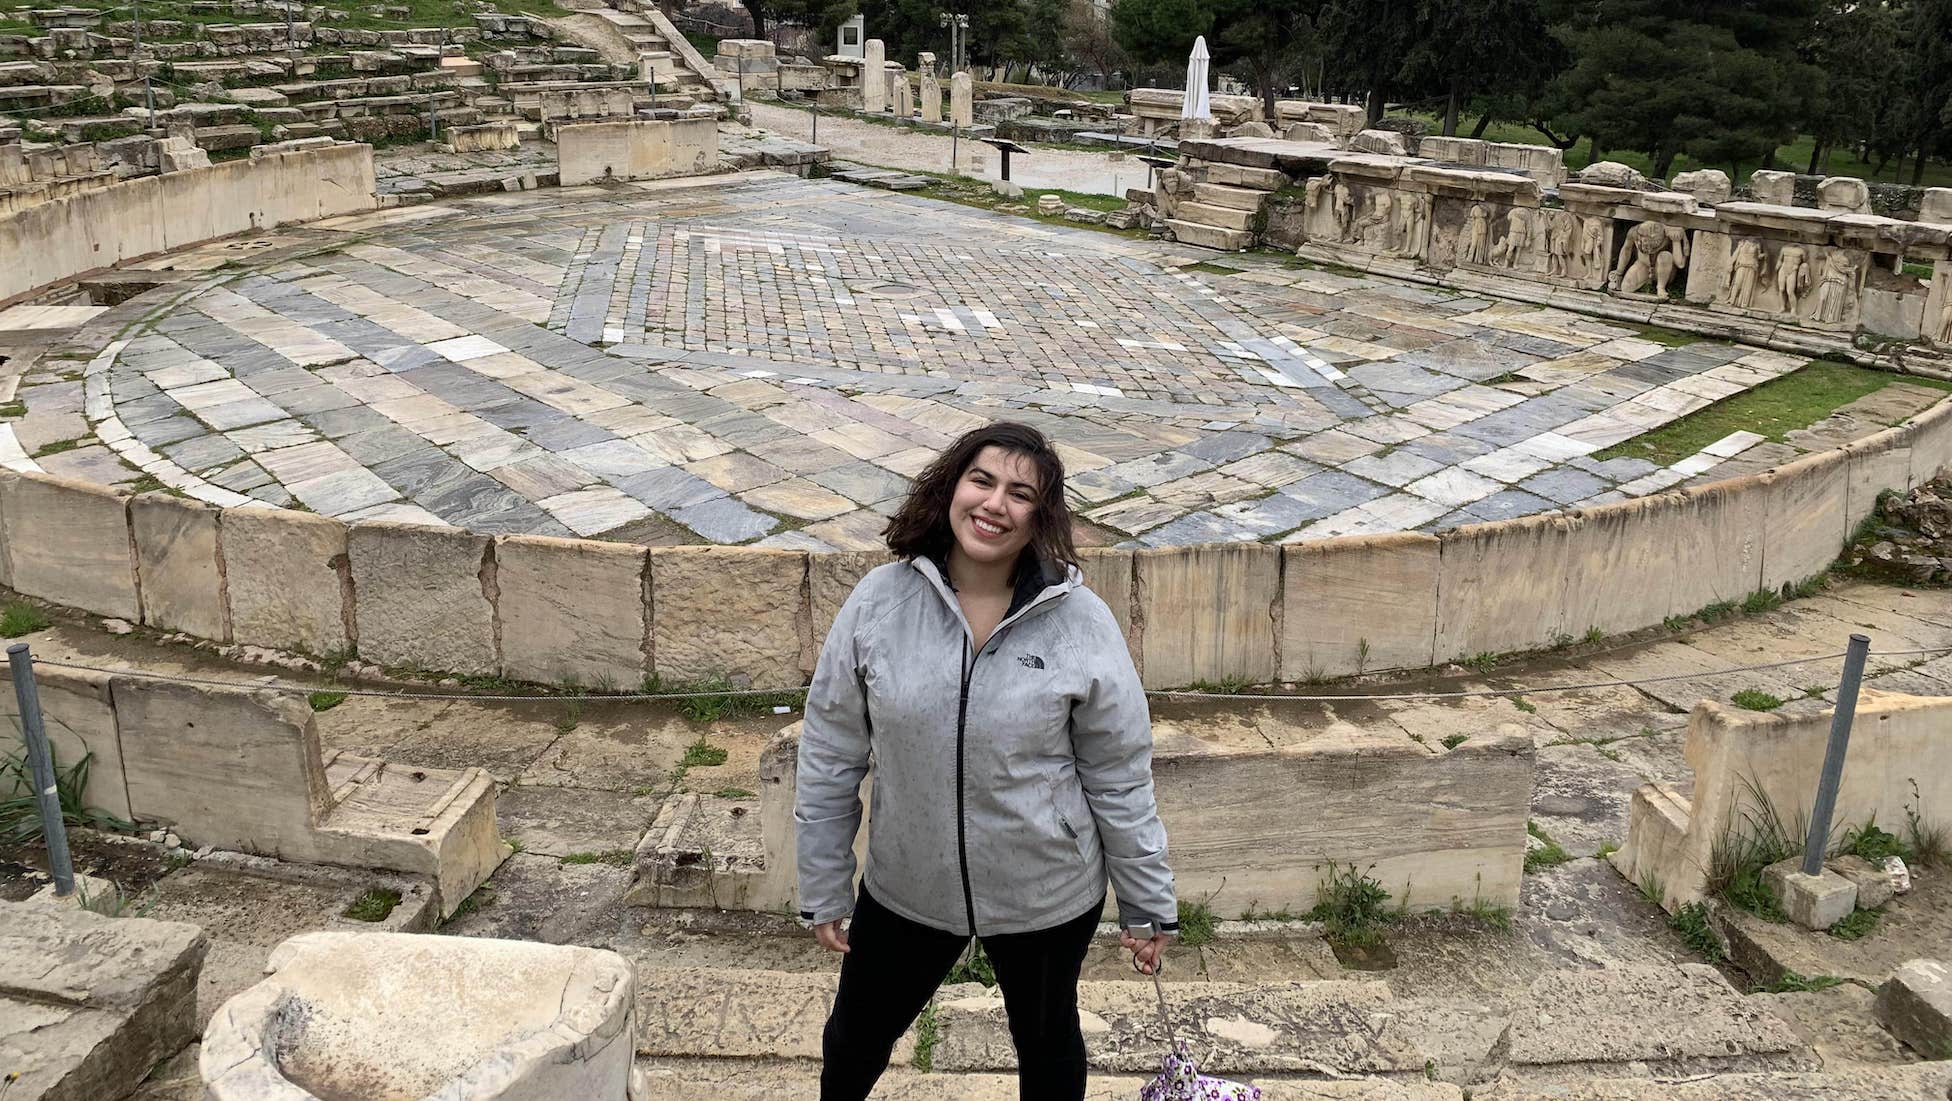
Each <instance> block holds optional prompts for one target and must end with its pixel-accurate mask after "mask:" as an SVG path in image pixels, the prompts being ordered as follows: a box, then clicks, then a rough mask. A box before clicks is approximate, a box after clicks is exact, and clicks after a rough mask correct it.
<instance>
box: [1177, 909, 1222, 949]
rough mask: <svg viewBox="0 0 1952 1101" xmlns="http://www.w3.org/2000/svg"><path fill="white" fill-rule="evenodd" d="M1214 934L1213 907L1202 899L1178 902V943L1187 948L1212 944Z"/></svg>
mask: <svg viewBox="0 0 1952 1101" xmlns="http://www.w3.org/2000/svg"><path fill="white" fill-rule="evenodd" d="M1213 936H1214V918H1213V908H1212V907H1211V906H1208V905H1207V904H1206V902H1205V901H1204V900H1202V901H1199V902H1187V901H1185V900H1184V899H1182V900H1180V903H1179V943H1181V944H1183V945H1185V946H1186V947H1188V948H1198V947H1200V946H1201V945H1206V944H1212V943H1213Z"/></svg>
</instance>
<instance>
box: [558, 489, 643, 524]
mask: <svg viewBox="0 0 1952 1101" xmlns="http://www.w3.org/2000/svg"><path fill="white" fill-rule="evenodd" d="M538 503H539V504H540V505H541V506H542V507H543V508H544V509H545V510H547V511H548V512H549V514H550V515H552V516H554V517H555V518H556V519H558V520H560V521H562V524H563V526H564V527H567V528H568V529H569V530H571V531H573V532H575V533H576V534H578V535H595V534H597V533H599V532H605V531H609V530H610V529H612V528H616V527H621V526H623V525H624V524H627V523H630V522H631V521H632V520H638V519H642V518H643V517H645V516H648V515H650V512H651V510H650V509H649V508H646V507H645V506H644V504H643V503H642V502H640V501H638V500H637V499H636V498H634V497H630V496H628V495H626V494H624V493H623V492H622V491H621V490H618V489H616V488H614V487H612V486H592V487H590V488H589V489H578V490H572V491H570V492H568V493H561V494H557V495H556V496H554V497H547V498H544V499H543V500H541V501H540V502H538Z"/></svg>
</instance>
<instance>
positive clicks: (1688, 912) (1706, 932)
mask: <svg viewBox="0 0 1952 1101" xmlns="http://www.w3.org/2000/svg"><path fill="white" fill-rule="evenodd" d="M1667 927H1668V928H1669V929H1672V930H1674V931H1675V932H1676V933H1679V934H1680V935H1681V943H1683V944H1686V945H1687V946H1688V947H1689V948H1690V949H1693V950H1694V951H1695V952H1698V953H1700V954H1701V956H1702V958H1704V959H1706V960H1707V961H1708V962H1709V963H1720V962H1721V961H1722V960H1724V959H1726V958H1727V955H1726V954H1725V953H1724V952H1723V951H1722V943H1721V940H1720V939H1719V938H1717V937H1716V936H1715V930H1714V928H1713V927H1712V926H1711V925H1709V923H1708V907H1707V906H1706V905H1704V904H1702V903H1699V902H1690V903H1688V904H1687V905H1686V906H1683V907H1681V908H1680V909H1679V910H1676V911H1674V913H1672V914H1670V915H1669V916H1668V919H1667Z"/></svg>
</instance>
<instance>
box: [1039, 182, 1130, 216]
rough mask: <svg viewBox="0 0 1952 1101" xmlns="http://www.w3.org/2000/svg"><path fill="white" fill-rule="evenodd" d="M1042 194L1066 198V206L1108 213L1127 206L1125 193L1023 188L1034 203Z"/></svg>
mask: <svg viewBox="0 0 1952 1101" xmlns="http://www.w3.org/2000/svg"><path fill="white" fill-rule="evenodd" d="M1040 195H1055V196H1057V197H1058V198H1060V199H1063V200H1064V205H1065V206H1081V207H1084V208H1085V209H1086V210H1102V211H1105V212H1106V213H1108V214H1109V213H1110V212H1112V211H1114V210H1124V209H1125V207H1126V206H1127V203H1126V202H1125V196H1123V195H1098V194H1095V193H1093V192H1089V191H1066V190H1064V189H1063V188H1057V187H1039V188H1029V187H1026V188H1024V189H1023V197H1024V198H1025V199H1027V200H1029V201H1030V202H1032V203H1035V202H1036V201H1037V198H1038V196H1040Z"/></svg>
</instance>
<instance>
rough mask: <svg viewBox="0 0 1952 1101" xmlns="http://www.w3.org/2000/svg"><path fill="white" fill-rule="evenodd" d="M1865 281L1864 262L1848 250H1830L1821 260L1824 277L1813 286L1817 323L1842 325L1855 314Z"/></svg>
mask: <svg viewBox="0 0 1952 1101" xmlns="http://www.w3.org/2000/svg"><path fill="white" fill-rule="evenodd" d="M1863 282H1864V262H1863V259H1862V258H1861V257H1859V256H1858V255H1857V254H1856V253H1855V252H1852V251H1850V250H1848V249H1832V250H1830V254H1829V255H1828V256H1826V257H1824V259H1823V275H1822V277H1821V278H1820V280H1819V281H1818V282H1817V287H1816V320H1817V321H1819V322H1821V323H1823V324H1825V325H1841V324H1843V322H1844V321H1845V320H1846V319H1847V318H1849V316H1850V315H1851V314H1853V313H1855V312H1856V307H1857V296H1858V291H1859V290H1860V289H1862V286H1863Z"/></svg>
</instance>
